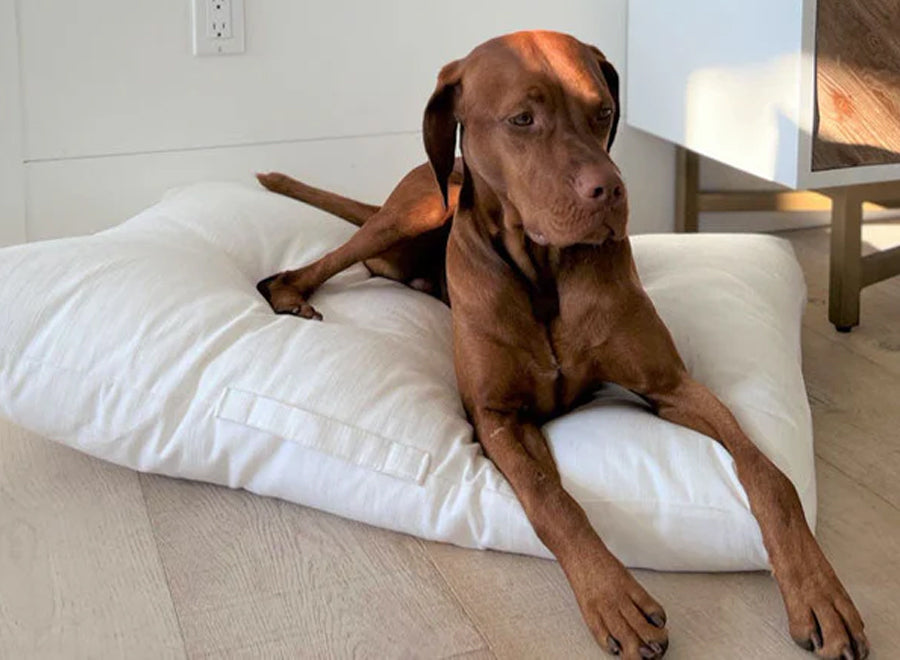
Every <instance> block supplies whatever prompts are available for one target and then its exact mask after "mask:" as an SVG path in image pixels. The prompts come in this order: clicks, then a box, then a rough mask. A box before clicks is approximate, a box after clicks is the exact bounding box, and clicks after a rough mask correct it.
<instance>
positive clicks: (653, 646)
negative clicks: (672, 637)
mask: <svg viewBox="0 0 900 660" xmlns="http://www.w3.org/2000/svg"><path fill="white" fill-rule="evenodd" d="M650 648H651V649H653V650H654V651H656V652H657V653H662V652H663V651H664V650H665V649H664V648H663V646H662V644H660V643H659V642H650Z"/></svg>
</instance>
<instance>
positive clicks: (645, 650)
mask: <svg viewBox="0 0 900 660" xmlns="http://www.w3.org/2000/svg"><path fill="white" fill-rule="evenodd" d="M638 653H640V654H641V657H642V658H655V657H656V656H657V651H654V650H653V649H651V648H650V647H649V646H641V648H639V649H638Z"/></svg>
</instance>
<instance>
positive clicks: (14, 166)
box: [0, 0, 25, 246]
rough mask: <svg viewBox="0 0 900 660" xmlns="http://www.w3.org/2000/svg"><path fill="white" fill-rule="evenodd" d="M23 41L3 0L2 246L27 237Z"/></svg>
mask: <svg viewBox="0 0 900 660" xmlns="http://www.w3.org/2000/svg"><path fill="white" fill-rule="evenodd" d="M21 129H22V118H21V104H20V99H19V42H18V39H17V35H16V16H15V7H14V5H13V3H12V0H0V246H3V245H10V244H13V243H21V242H22V241H24V240H25V187H24V185H25V172H24V167H23V164H22V134H21Z"/></svg>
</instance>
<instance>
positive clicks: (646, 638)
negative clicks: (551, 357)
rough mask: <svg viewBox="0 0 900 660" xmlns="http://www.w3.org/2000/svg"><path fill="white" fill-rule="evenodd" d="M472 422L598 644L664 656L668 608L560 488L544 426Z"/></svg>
mask: <svg viewBox="0 0 900 660" xmlns="http://www.w3.org/2000/svg"><path fill="white" fill-rule="evenodd" d="M473 419H474V422H475V429H476V432H477V434H478V437H479V439H480V441H481V444H482V446H483V447H484V450H485V453H486V454H487V455H488V457H489V458H490V459H491V460H493V461H494V463H495V464H496V465H497V467H498V468H500V471H501V472H502V473H503V474H504V476H505V477H506V478H507V479H508V480H509V482H510V484H511V485H512V487H513V490H514V491H515V493H516V495H517V497H518V498H519V501H520V502H521V503H522V506H523V508H524V509H525V514H526V515H527V516H528V519H529V520H530V521H531V524H532V525H533V526H534V529H535V531H536V532H537V535H538V537H539V538H540V539H541V541H543V543H544V545H546V546H547V548H548V549H549V550H550V551H551V552H552V553H553V554H554V555H555V556H556V558H557V559H558V560H559V563H560V566H562V569H563V571H564V572H565V574H566V577H567V578H568V579H569V583H570V584H571V585H572V589H573V590H574V592H575V597H576V599H577V600H578V605H579V606H580V608H581V611H582V614H583V615H584V619H585V621H586V622H587V624H588V626H589V627H590V629H591V632H592V633H593V634H594V637H595V638H596V639H597V641H598V642H599V643H600V645H601V646H602V647H603V648H604V649H606V650H607V651H609V652H610V653H613V654H615V655H621V656H622V657H625V658H659V657H662V655H663V654H664V653H665V650H666V647H667V646H668V637H667V633H666V630H665V623H666V616H665V612H664V611H663V608H662V607H661V606H660V605H659V603H657V602H656V601H655V600H654V599H653V598H652V597H651V596H650V595H649V594H648V593H647V592H646V591H645V590H644V588H643V587H641V585H640V584H639V583H638V582H637V580H635V579H634V577H633V576H632V575H631V574H630V573H629V572H628V570H627V569H626V568H625V567H624V566H623V565H622V563H621V562H620V561H619V560H618V559H616V558H615V557H614V556H613V554H612V553H611V552H610V551H609V549H607V547H606V545H605V544H604V543H603V541H601V540H600V537H599V536H598V535H597V533H596V532H595V531H594V529H593V528H592V527H591V525H590V523H589V522H588V519H587V516H586V515H585V513H584V511H583V510H582V508H581V507H580V506H579V505H578V503H577V502H575V500H574V499H572V497H571V496H570V495H569V494H568V493H567V492H566V491H565V490H564V489H563V487H562V483H561V482H560V477H559V472H558V471H557V469H556V464H555V462H554V460H553V456H552V455H551V453H550V450H549V448H548V446H547V442H546V440H545V439H544V436H543V434H542V433H541V431H540V429H539V428H538V427H537V426H536V425H535V424H532V423H530V422H527V421H522V420H520V419H519V417H518V415H515V414H507V413H501V412H497V411H494V410H490V409H486V408H481V409H478V410H476V411H475V412H474V414H473Z"/></svg>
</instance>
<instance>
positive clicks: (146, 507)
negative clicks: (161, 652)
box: [137, 472, 190, 658]
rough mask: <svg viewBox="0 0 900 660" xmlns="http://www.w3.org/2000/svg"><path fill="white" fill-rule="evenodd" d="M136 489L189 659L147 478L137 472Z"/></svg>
mask: <svg viewBox="0 0 900 660" xmlns="http://www.w3.org/2000/svg"><path fill="white" fill-rule="evenodd" d="M137 477H138V487H139V488H140V489H141V499H142V500H143V501H144V514H145V515H146V516H147V524H148V525H149V526H150V535H151V536H152V538H153V547H154V548H155V549H156V561H157V562H158V563H159V568H160V570H161V571H162V574H163V579H164V580H165V583H166V593H168V594H169V602H170V603H171V604H172V614H173V615H174V616H175V624H176V625H177V626H178V637H179V638H180V639H181V651H182V655H183V657H184V658H189V657H190V654H189V653H188V648H187V642H186V641H185V638H184V627H183V626H182V624H181V616H180V615H179V614H178V606H177V605H176V604H175V597H174V596H173V595H172V585H171V584H169V580H170V578H169V571H168V570H166V563H165V562H164V561H163V558H162V552H161V550H160V548H159V535H158V534H157V533H156V524H155V523H154V522H153V517H152V516H151V515H150V506H149V505H148V503H147V490H146V488H145V487H144V480H145V479H146V478H147V476H146V475H145V474H143V473H141V472H138V475H137Z"/></svg>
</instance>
